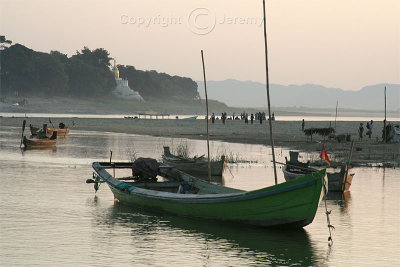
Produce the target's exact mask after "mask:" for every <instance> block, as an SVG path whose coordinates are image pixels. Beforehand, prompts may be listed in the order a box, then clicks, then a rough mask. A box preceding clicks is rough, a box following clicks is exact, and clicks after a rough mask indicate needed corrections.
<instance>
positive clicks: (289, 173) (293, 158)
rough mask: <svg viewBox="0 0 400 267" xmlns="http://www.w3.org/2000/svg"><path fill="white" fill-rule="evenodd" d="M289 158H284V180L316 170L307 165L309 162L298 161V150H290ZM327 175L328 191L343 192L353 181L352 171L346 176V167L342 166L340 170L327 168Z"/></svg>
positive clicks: (348, 188)
mask: <svg viewBox="0 0 400 267" xmlns="http://www.w3.org/2000/svg"><path fill="white" fill-rule="evenodd" d="M289 153H290V160H289V161H288V160H287V159H286V164H285V165H284V166H283V168H282V171H283V176H284V177H285V180H286V181H291V180H294V179H297V178H299V177H302V176H304V175H308V174H310V173H315V172H317V171H318V170H317V169H315V168H311V167H309V164H310V162H307V163H303V162H300V161H298V152H293V151H290V152H289ZM326 174H327V177H328V191H329V192H345V191H348V190H350V186H351V182H352V181H353V176H354V173H352V174H350V173H347V179H346V178H345V176H346V167H345V166H342V167H341V168H340V171H337V170H335V169H332V170H331V169H327V172H326Z"/></svg>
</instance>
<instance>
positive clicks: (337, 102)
mask: <svg viewBox="0 0 400 267" xmlns="http://www.w3.org/2000/svg"><path fill="white" fill-rule="evenodd" d="M338 104H339V101H338V100H336V115H335V131H336V118H337V107H338Z"/></svg>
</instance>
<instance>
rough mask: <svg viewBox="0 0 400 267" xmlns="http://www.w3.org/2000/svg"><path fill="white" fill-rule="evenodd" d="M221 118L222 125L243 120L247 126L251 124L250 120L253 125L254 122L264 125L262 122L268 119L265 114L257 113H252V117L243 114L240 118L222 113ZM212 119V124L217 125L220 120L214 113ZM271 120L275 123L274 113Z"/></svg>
mask: <svg viewBox="0 0 400 267" xmlns="http://www.w3.org/2000/svg"><path fill="white" fill-rule="evenodd" d="M220 118H221V121H222V124H225V123H226V121H227V120H243V121H244V123H245V124H249V119H250V123H251V124H253V123H254V121H258V122H259V123H260V124H262V122H263V121H265V120H266V119H267V118H266V116H265V112H256V113H251V114H250V115H249V114H248V113H246V112H243V113H240V116H235V113H233V114H232V117H228V116H227V114H226V112H222V113H221V116H220ZM210 119H211V122H212V123H215V121H216V120H219V118H218V117H216V116H215V113H214V112H213V113H212V115H211V118H210ZM271 119H272V120H273V121H274V120H275V114H274V113H272V116H271Z"/></svg>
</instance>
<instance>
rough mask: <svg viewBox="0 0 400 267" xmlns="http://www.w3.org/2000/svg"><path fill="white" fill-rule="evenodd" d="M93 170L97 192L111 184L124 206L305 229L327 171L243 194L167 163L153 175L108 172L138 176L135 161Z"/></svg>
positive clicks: (96, 164) (105, 164) (102, 164)
mask: <svg viewBox="0 0 400 267" xmlns="http://www.w3.org/2000/svg"><path fill="white" fill-rule="evenodd" d="M138 160H140V158H139V159H138ZM141 160H143V159H141ZM154 161H155V160H154ZM92 167H93V169H94V170H95V175H94V178H93V180H91V179H89V180H87V183H94V184H95V189H97V188H98V186H99V184H100V183H104V182H105V183H107V185H108V186H109V188H110V189H111V191H112V193H113V194H114V197H115V199H116V200H118V201H119V202H120V203H121V204H126V205H129V206H132V207H136V208H137V207H141V208H145V209H150V210H152V211H158V212H165V213H170V214H175V215H178V216H184V217H191V218H200V219H211V220H219V221H224V222H230V223H238V224H247V225H256V226H261V227H283V228H301V227H304V226H306V225H308V224H310V223H311V222H312V221H313V219H314V217H315V214H316V211H317V208H318V204H319V202H320V200H321V198H322V196H323V190H324V183H325V179H326V175H325V170H321V171H318V172H317V173H313V174H310V175H306V176H303V177H301V178H299V179H295V180H292V181H289V182H284V183H281V184H277V185H273V186H270V187H265V188H261V189H258V190H253V191H244V190H239V189H234V188H229V187H224V186H220V185H216V184H211V183H208V182H206V181H204V180H201V179H198V178H195V177H193V176H191V175H189V174H186V173H184V172H182V171H180V170H178V169H176V168H174V167H172V166H168V165H166V164H163V163H160V164H159V166H158V169H157V171H156V172H155V174H153V175H147V173H148V171H144V172H143V173H142V177H138V176H130V177H121V178H117V177H115V175H114V176H113V175H111V174H110V172H109V171H110V170H113V172H114V171H119V170H120V169H132V172H133V173H134V172H135V170H137V167H136V166H135V163H132V162H112V163H110V162H94V163H93V164H92ZM142 169H145V168H142Z"/></svg>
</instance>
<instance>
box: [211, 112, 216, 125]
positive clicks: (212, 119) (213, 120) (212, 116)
mask: <svg viewBox="0 0 400 267" xmlns="http://www.w3.org/2000/svg"><path fill="white" fill-rule="evenodd" d="M211 122H212V123H213V124H214V122H215V114H214V112H213V114H212V115H211Z"/></svg>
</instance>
